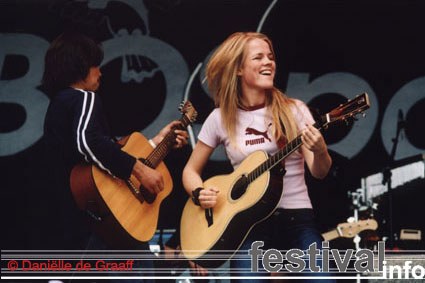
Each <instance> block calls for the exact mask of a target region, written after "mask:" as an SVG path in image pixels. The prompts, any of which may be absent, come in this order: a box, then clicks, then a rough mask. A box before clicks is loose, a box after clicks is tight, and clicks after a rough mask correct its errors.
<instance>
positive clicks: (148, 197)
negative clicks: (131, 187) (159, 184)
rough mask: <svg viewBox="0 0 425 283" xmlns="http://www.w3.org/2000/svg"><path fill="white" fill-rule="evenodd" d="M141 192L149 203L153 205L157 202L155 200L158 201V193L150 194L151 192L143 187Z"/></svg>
mask: <svg viewBox="0 0 425 283" xmlns="http://www.w3.org/2000/svg"><path fill="white" fill-rule="evenodd" d="M139 190H140V193H141V194H142V196H143V199H144V200H145V201H146V202H147V203H149V204H151V203H153V202H154V201H155V199H156V193H153V194H152V193H151V192H149V190H147V189H145V188H144V187H143V186H140V188H139Z"/></svg>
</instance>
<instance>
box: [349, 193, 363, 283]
mask: <svg viewBox="0 0 425 283" xmlns="http://www.w3.org/2000/svg"><path fill="white" fill-rule="evenodd" d="M348 196H349V197H351V201H352V203H353V212H354V215H353V216H351V217H349V218H348V219H347V222H348V223H353V222H356V221H359V210H361V209H362V208H363V207H364V206H362V203H364V190H363V189H357V191H356V192H348ZM360 241H361V238H360V236H359V235H358V234H357V235H356V236H355V237H354V239H353V242H354V246H355V247H356V251H358V250H360ZM356 277H357V278H356V282H357V283H360V274H359V273H357V275H356Z"/></svg>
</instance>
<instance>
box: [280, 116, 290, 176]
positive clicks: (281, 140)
mask: <svg viewBox="0 0 425 283" xmlns="http://www.w3.org/2000/svg"><path fill="white" fill-rule="evenodd" d="M279 122H280V127H281V128H282V132H283V136H281V137H280V138H279V139H278V141H277V147H278V148H279V149H281V148H283V147H284V146H285V145H286V144H287V143H288V139H287V138H286V135H285V133H286V131H285V125H284V124H283V121H282V120H281V119H280V117H279ZM281 165H282V169H284V170H285V159H283V160H282V162H281Z"/></svg>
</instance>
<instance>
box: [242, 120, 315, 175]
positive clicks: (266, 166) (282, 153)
mask: <svg viewBox="0 0 425 283" xmlns="http://www.w3.org/2000/svg"><path fill="white" fill-rule="evenodd" d="M313 126H314V127H315V128H317V129H318V130H321V129H322V127H321V126H319V124H318V123H315V124H314V125H313ZM302 144H303V142H302V140H301V135H298V136H297V137H296V138H295V139H293V140H292V141H290V142H289V143H288V144H287V145H285V146H284V147H282V148H281V149H280V150H279V151H278V152H277V153H275V154H274V155H272V156H270V157H269V158H268V159H267V160H266V161H264V162H263V163H261V164H260V165H259V166H258V167H257V168H255V169H254V170H252V171H251V172H250V173H249V174H248V176H247V178H248V181H249V182H253V181H254V180H255V179H257V178H258V177H259V176H261V174H263V173H264V172H266V171H268V170H271V169H272V168H273V167H275V166H276V165H277V164H279V163H280V162H281V161H282V160H284V159H285V158H286V157H288V156H289V155H290V154H291V153H293V152H294V151H296V150H297V149H298V148H299V147H300V146H301V145H302Z"/></svg>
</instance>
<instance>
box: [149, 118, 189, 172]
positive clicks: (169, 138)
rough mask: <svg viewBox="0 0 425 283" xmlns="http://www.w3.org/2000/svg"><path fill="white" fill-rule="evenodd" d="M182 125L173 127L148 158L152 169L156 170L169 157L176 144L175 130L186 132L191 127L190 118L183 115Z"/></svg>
mask: <svg viewBox="0 0 425 283" xmlns="http://www.w3.org/2000/svg"><path fill="white" fill-rule="evenodd" d="M180 122H181V125H179V126H177V127H173V128H172V129H171V131H170V132H168V134H167V135H166V136H165V137H164V139H163V140H162V141H161V142H160V143H159V144H158V145H157V146H156V148H155V149H154V150H153V151H152V152H151V154H149V156H148V157H147V158H146V161H147V164H149V165H150V166H151V167H152V168H156V167H157V166H158V164H159V163H160V162H161V161H162V160H163V159H164V158H165V156H167V154H168V153H169V152H170V151H171V149H172V148H173V146H174V145H175V144H176V137H177V135H176V134H175V133H174V130H175V129H180V130H184V129H186V127H187V126H188V125H190V123H191V122H190V120H189V118H187V117H186V115H183V116H182V118H181V119H180Z"/></svg>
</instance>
